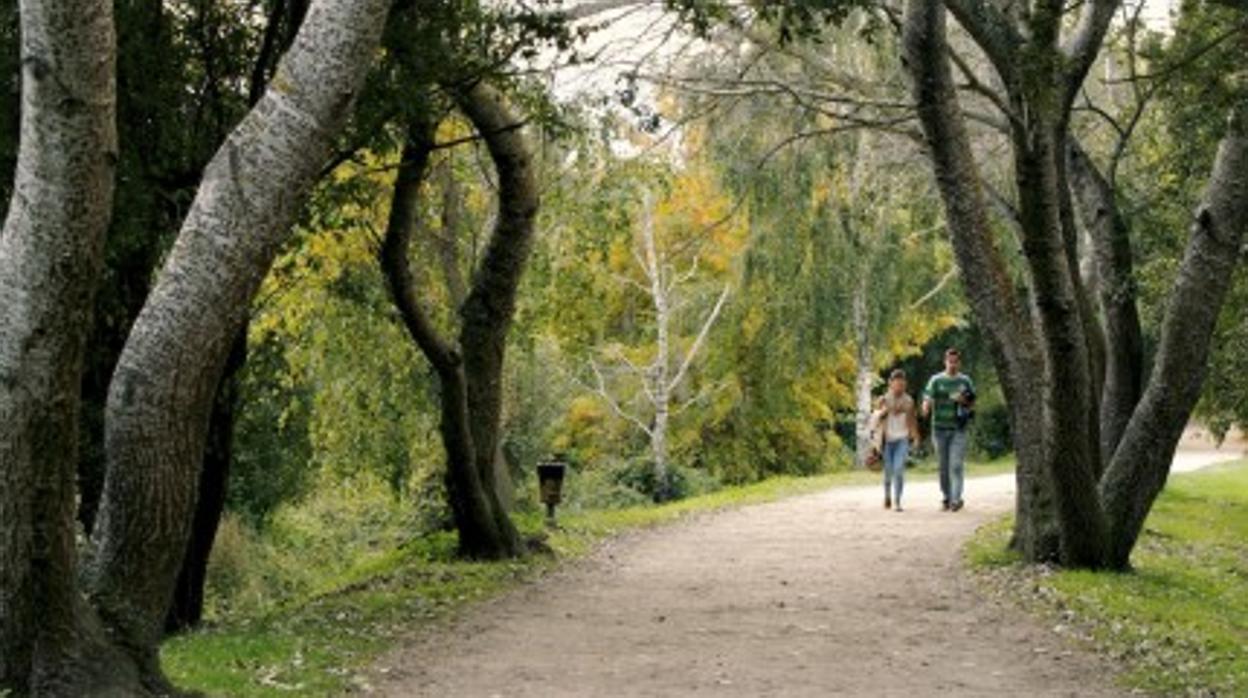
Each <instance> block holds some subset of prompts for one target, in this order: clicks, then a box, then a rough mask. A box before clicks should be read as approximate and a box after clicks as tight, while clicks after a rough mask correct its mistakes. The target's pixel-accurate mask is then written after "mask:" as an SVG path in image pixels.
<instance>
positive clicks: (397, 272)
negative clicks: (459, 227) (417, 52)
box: [380, 126, 460, 374]
mask: <svg viewBox="0 0 1248 698" xmlns="http://www.w3.org/2000/svg"><path fill="white" fill-rule="evenodd" d="M432 130H433V127H431V126H417V127H413V128H412V129H411V131H410V133H409V134H408V141H407V144H406V145H404V147H403V155H402V159H401V161H400V162H401V164H400V165H399V171H398V175H397V176H396V177H395V180H394V197H393V199H392V200H391V203H390V218H389V220H388V221H387V223H386V235H385V239H384V241H383V242H382V245H381V254H380V260H381V268H382V270H383V271H384V272H385V275H386V285H387V286H388V287H389V289H390V297H391V298H392V299H393V300H394V305H395V307H396V308H397V309H398V311H399V315H400V316H401V317H402V318H403V325H404V326H405V327H406V328H407V333H408V334H409V335H411V337H412V340H413V341H415V342H416V345H417V346H418V347H420V350H421V351H422V352H424V354H425V357H426V358H428V359H429V363H431V364H433V367H434V368H435V369H436V370H437V371H438V372H439V373H440V374H447V373H449V372H453V371H454V370H455V369H456V367H458V366H459V364H460V360H459V355H458V353H457V352H456V351H455V349H454V347H452V346H451V345H450V344H449V343H448V342H447V341H446V340H444V339H443V338H442V337H441V336H440V335H439V334H438V331H437V329H436V328H435V327H434V326H433V323H432V322H431V321H430V319H429V316H428V314H427V313H426V312H425V309H424V307H422V306H421V303H420V297H419V295H418V294H417V293H416V281H415V278H414V276H413V274H412V268H411V265H410V264H409V263H408V249H409V248H410V247H411V241H412V232H413V230H414V229H415V227H416V219H417V216H418V215H419V212H418V211H417V207H416V204H417V202H418V201H419V199H420V186H421V183H422V182H423V181H424V178H425V170H426V168H427V167H428V164H429V153H430V152H431V151H432V146H433V134H432Z"/></svg>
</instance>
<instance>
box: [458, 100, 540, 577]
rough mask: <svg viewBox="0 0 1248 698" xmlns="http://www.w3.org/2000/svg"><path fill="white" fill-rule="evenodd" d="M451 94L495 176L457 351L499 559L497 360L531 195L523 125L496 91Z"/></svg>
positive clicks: (516, 543) (503, 522)
mask: <svg viewBox="0 0 1248 698" xmlns="http://www.w3.org/2000/svg"><path fill="white" fill-rule="evenodd" d="M453 94H454V96H455V100H456V103H457V105H458V106H459V109H460V111H462V112H463V113H464V115H465V116H467V117H468V120H469V121H471V122H472V124H473V126H475V127H476V129H477V132H478V133H480V135H481V137H482V138H483V139H484V140H485V144H486V148H487V149H488V150H489V152H490V158H491V159H492V160H493V161H494V169H495V171H496V172H497V174H498V217H497V220H496V221H495V224H494V230H493V233H492V234H491V236H490V240H489V243H488V244H487V246H486V249H485V255H484V257H482V259H481V264H480V266H479V267H478V268H477V273H476V275H475V277H474V278H473V284H472V289H471V290H470V291H469V292H468V297H467V299H466V300H465V301H464V305H463V307H462V309H461V311H460V315H461V317H462V319H463V324H462V325H461V328H460V340H459V346H460V349H461V351H462V352H463V359H464V371H465V373H466V374H467V375H468V376H469V381H468V414H469V416H470V417H471V420H472V437H473V443H472V445H473V448H474V450H475V454H476V455H475V460H476V463H477V468H478V470H479V472H480V478H481V482H482V484H483V485H484V487H485V495H486V497H487V498H489V500H490V504H491V506H492V508H493V510H494V516H495V520H496V524H497V529H498V531H499V532H500V533H501V534H502V535H503V538H504V540H503V541H500V542H502V543H504V544H505V550H503V551H501V552H505V553H506V554H507V555H509V556H510V555H517V554H519V553H520V552H521V548H520V537H519V534H518V533H517V532H516V529H515V525H514V524H513V523H512V522H511V518H510V517H509V516H508V515H507V512H506V510H505V508H504V507H503V506H502V502H501V501H500V500H499V496H498V493H499V491H500V490H505V489H506V486H505V485H503V484H502V483H500V482H499V479H500V478H501V477H506V476H507V474H506V473H499V472H498V470H497V469H496V468H495V467H494V464H495V457H496V455H497V453H498V449H499V447H500V445H501V443H502V439H501V434H500V430H501V427H502V382H503V360H504V353H505V351H506V348H507V333H508V331H509V330H510V328H511V322H512V318H513V316H514V315H515V308H516V290H517V288H518V287H519V284H520V277H521V275H522V274H523V273H524V268H525V264H526V262H527V261H528V257H529V252H530V250H531V249H532V246H533V225H534V220H535V219H536V217H537V211H538V205H539V196H538V187H537V177H536V174H535V171H534V168H533V161H532V160H533V158H532V154H531V153H530V150H529V145H528V143H527V142H526V139H525V136H524V133H523V131H522V126H523V122H522V121H521V120H520V119H519V118H518V117H517V116H515V115H514V114H513V113H512V112H511V108H510V106H509V105H508V104H507V102H506V100H505V99H504V97H503V96H502V94H500V93H499V92H498V91H497V90H495V89H494V88H493V87H490V86H489V85H486V84H484V83H477V84H475V85H472V86H470V87H467V88H465V89H462V90H454V91H453Z"/></svg>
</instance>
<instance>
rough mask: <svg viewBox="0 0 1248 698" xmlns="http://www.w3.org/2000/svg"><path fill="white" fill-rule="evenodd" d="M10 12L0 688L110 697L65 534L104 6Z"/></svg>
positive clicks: (105, 64)
mask: <svg viewBox="0 0 1248 698" xmlns="http://www.w3.org/2000/svg"><path fill="white" fill-rule="evenodd" d="M20 11H21V56H22V101H21V141H20V146H19V152H18V166H17V170H16V175H15V182H14V187H13V197H12V200H11V201H10V203H9V210H8V216H7V219H6V220H5V224H4V228H3V232H2V233H0V308H3V309H4V311H3V312H0V463H3V468H0V521H3V522H4V523H3V526H0V693H3V692H5V691H12V692H14V693H16V694H19V695H24V694H26V693H27V692H32V693H39V694H41V695H42V694H46V695H81V694H82V693H85V692H87V691H88V690H91V691H97V692H100V693H105V692H109V691H112V692H114V693H115V694H119V693H121V692H122V689H121V688H120V687H121V686H122V685H123V684H124V681H125V678H126V667H125V665H124V663H120V664H117V665H115V666H113V665H112V664H113V660H114V656H113V655H112V654H110V653H109V652H108V651H107V648H106V644H105V641H104V640H103V637H102V636H101V635H100V634H99V633H98V632H95V631H96V630H97V628H96V626H95V625H94V624H93V623H92V620H93V619H92V618H91V617H90V613H89V612H88V611H87V609H86V608H85V607H84V605H83V604H82V602H81V598H80V596H79V595H78V590H77V587H76V579H77V574H76V566H77V560H76V557H77V555H76V547H75V535H74V516H75V479H76V471H77V456H78V450H77V446H78V439H77V434H78V420H79V408H80V389H81V379H82V369H83V361H84V354H85V351H86V346H85V345H86V333H87V331H88V329H89V328H90V319H91V318H90V309H91V307H92V302H93V298H94V295H95V287H96V283H97V281H98V278H99V273H100V270H101V267H102V261H103V251H104V248H103V245H104V235H105V231H106V230H107V228H108V222H109V215H110V212H111V207H112V198H113V189H114V183H113V177H114V170H115V164H116V161H117V135H116V124H115V113H116V112H115V83H114V65H115V52H116V51H115V49H116V45H115V37H114V34H113V16H112V4H111V3H109V2H104V1H102V0H72V1H71V0H65V1H62V2H51V1H50V0H22V2H21V3H20ZM131 673H132V672H131Z"/></svg>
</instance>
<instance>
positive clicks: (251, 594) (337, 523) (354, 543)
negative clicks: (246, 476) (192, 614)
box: [206, 475, 442, 619]
mask: <svg viewBox="0 0 1248 698" xmlns="http://www.w3.org/2000/svg"><path fill="white" fill-rule="evenodd" d="M416 495H420V493H419V492H417V493H416ZM429 496H430V497H432V496H433V495H429ZM441 519H442V515H441V513H440V511H439V510H438V508H437V507H436V506H434V505H432V504H430V502H428V501H425V498H424V497H419V498H418V497H405V498H399V497H396V496H395V495H394V493H393V489H392V488H391V487H390V486H389V485H388V484H387V483H385V482H383V481H381V479H380V478H377V477H372V476H367V475H365V476H361V477H357V478H354V479H351V480H346V481H339V482H333V483H328V482H326V483H322V484H321V485H319V486H317V487H315V488H313V490H312V492H311V493H310V494H309V495H308V496H307V497H305V498H304V499H303V500H301V501H299V502H295V503H287V504H284V505H282V506H280V507H278V509H277V510H276V511H274V512H273V515H272V516H271V517H270V520H269V522H268V525H267V526H265V528H264V529H263V530H261V531H258V530H256V529H255V528H253V527H252V526H251V525H250V524H249V523H248V522H247V520H246V519H245V518H244V517H242V516H239V515H237V514H227V515H226V516H225V517H224V518H223V520H222V522H221V526H220V529H219V532H218V534H217V542H216V544H215V546H214V547H213V551H212V557H211V559H210V560H209V568H208V585H209V586H208V592H209V593H208V608H207V609H206V615H207V617H208V618H209V619H221V618H223V617H226V616H235V615H242V616H252V615H256V614H260V613H263V612H265V611H267V610H269V609H271V608H273V607H275V606H277V605H279V604H281V603H284V602H287V601H292V600H298V599H302V598H305V597H307V596H308V595H310V594H315V593H318V592H320V591H323V590H324V589H327V588H332V587H333V586H335V585H337V584H339V583H341V582H342V580H343V578H344V575H347V574H349V573H350V572H351V570H353V569H355V568H358V567H360V566H361V565H364V564H367V563H368V562H370V561H371V560H374V559H376V558H379V557H381V556H383V555H386V554H389V553H390V552H391V551H393V550H395V549H396V548H398V547H399V546H401V545H402V544H403V543H404V542H406V541H408V540H410V539H412V538H413V537H417V536H420V535H423V534H427V533H430V532H431V531H433V530H436V529H437V528H439V527H440V525H441Z"/></svg>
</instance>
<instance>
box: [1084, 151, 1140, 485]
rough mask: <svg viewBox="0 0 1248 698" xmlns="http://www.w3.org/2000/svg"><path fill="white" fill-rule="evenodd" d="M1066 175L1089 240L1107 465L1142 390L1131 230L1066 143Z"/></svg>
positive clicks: (1106, 187) (1089, 166) (1095, 173)
mask: <svg viewBox="0 0 1248 698" xmlns="http://www.w3.org/2000/svg"><path fill="white" fill-rule="evenodd" d="M1067 159H1068V161H1069V167H1068V171H1069V173H1070V187H1071V190H1072V192H1073V193H1074V199H1075V203H1076V205H1077V206H1076V208H1077V210H1078V212H1079V219H1080V221H1081V222H1082V224H1083V226H1084V228H1085V229H1086V230H1087V231H1088V234H1089V237H1090V238H1091V240H1092V256H1093V260H1094V266H1095V269H1096V276H1097V279H1098V280H1099V284H1098V285H1099V290H1100V293H1099V296H1100V306H1101V314H1102V316H1103V317H1104V319H1105V346H1106V357H1105V358H1106V363H1105V382H1104V386H1103V388H1102V393H1101V407H1100V429H1101V443H1100V447H1101V458H1102V460H1103V461H1104V462H1106V463H1108V462H1109V461H1110V459H1111V458H1113V455H1114V451H1115V450H1117V448H1118V443H1119V442H1120V441H1121V440H1122V435H1123V432H1124V431H1126V428H1127V422H1128V421H1130V419H1131V413H1132V412H1134V411H1135V407H1136V405H1137V404H1138V403H1139V401H1140V396H1141V394H1142V392H1143V389H1144V334H1143V331H1142V330H1141V328H1140V314H1139V309H1138V307H1137V305H1136V296H1137V293H1136V283H1135V271H1134V263H1133V261H1132V253H1131V231H1130V229H1129V228H1128V227H1127V223H1126V221H1125V220H1124V219H1123V217H1122V214H1121V213H1120V212H1119V210H1118V203H1117V199H1116V196H1115V195H1114V190H1113V187H1112V186H1111V185H1110V183H1109V181H1108V180H1107V179H1106V178H1105V177H1104V175H1102V174H1101V171H1100V170H1099V169H1097V167H1096V165H1095V163H1093V162H1092V160H1091V158H1090V157H1089V156H1088V154H1087V153H1086V152H1085V151H1084V150H1083V147H1082V146H1081V145H1080V144H1079V143H1078V142H1077V141H1075V140H1074V139H1071V140H1070V143H1069V152H1068V155H1067Z"/></svg>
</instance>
